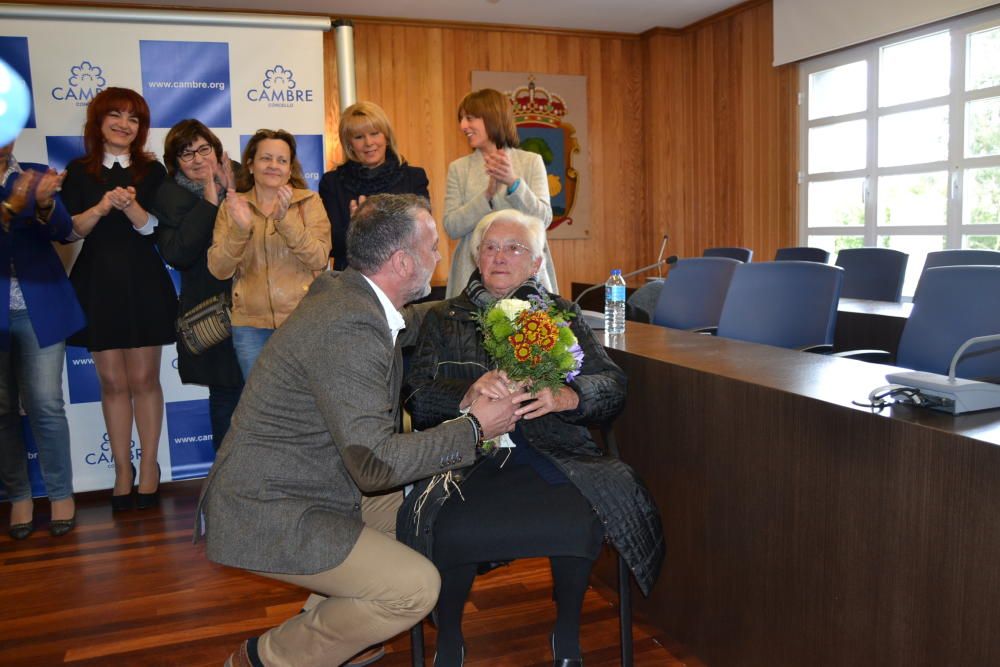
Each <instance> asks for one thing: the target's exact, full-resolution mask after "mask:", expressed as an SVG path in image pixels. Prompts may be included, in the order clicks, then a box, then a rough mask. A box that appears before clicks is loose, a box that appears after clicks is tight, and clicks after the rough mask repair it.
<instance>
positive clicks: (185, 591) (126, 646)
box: [0, 482, 701, 667]
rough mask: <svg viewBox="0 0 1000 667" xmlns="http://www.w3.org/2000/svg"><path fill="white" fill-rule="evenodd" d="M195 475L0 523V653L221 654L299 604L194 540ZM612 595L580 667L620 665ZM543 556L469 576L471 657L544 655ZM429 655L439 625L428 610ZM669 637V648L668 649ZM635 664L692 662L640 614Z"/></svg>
mask: <svg viewBox="0 0 1000 667" xmlns="http://www.w3.org/2000/svg"><path fill="white" fill-rule="evenodd" d="M199 486H200V484H199V483H198V482H180V483H174V484H165V485H164V492H163V503H162V507H161V508H160V509H157V510H147V511H144V512H138V511H135V512H128V513H126V514H123V515H121V516H116V517H115V518H114V519H112V517H111V510H110V507H109V506H108V502H107V499H106V495H107V492H104V493H101V494H85V495H84V496H83V497H82V498H79V499H78V503H77V504H78V510H77V517H78V522H79V523H78V526H77V528H76V529H75V530H74V531H73V532H72V533H70V534H69V535H67V536H65V537H62V538H53V537H51V536H50V535H49V533H48V530H47V514H48V503H47V502H45V501H36V504H35V514H36V525H38V526H39V528H40V530H36V532H35V533H34V534H33V535H32V536H31V537H30V538H28V539H27V540H24V541H21V542H15V541H13V540H11V539H10V538H9V537H8V536H7V534H6V526H7V525H8V512H9V507H10V506H9V504H7V503H4V504H3V506H4V509H3V511H2V513H0V521H2V524H0V525H2V526H3V527H4V530H3V531H2V533H0V535H2V537H0V665H3V666H4V667H21V666H23V667H45V666H47V665H62V664H73V665H79V666H80V667H89V666H95V667H96V666H98V665H100V666H102V667H108V666H115V665H128V666H130V667H131V666H133V665H134V666H136V667H142V666H154V665H156V666H167V665H170V666H173V665H184V666H186V667H187V666H189V667H199V666H201V665H216V666H218V665H221V664H222V663H223V662H224V661H225V659H226V656H228V655H229V653H230V652H231V651H232V650H233V648H234V647H235V646H237V645H238V644H239V642H240V641H241V640H243V639H244V638H246V637H250V636H254V635H258V634H260V633H261V632H263V631H265V630H267V629H268V628H271V627H273V626H275V625H277V624H279V623H281V622H282V621H284V620H285V619H286V618H288V617H290V616H291V615H292V614H295V613H297V612H298V611H299V608H300V606H301V604H302V601H303V600H304V599H305V597H306V594H305V592H303V590H302V589H298V588H295V587H293V586H289V585H285V584H280V583H278V582H274V581H271V580H269V579H264V578H262V577H258V576H255V575H252V574H248V573H245V572H242V571H239V570H233V569H229V568H225V567H220V566H217V565H214V564H212V563H209V562H208V561H207V560H206V558H205V554H204V546H203V545H201V544H199V545H193V544H192V543H191V534H192V525H193V520H194V503H195V497H196V495H197V492H198V488H199ZM612 600H614V595H613V593H611V592H610V591H607V590H604V589H603V588H597V589H595V588H593V587H592V588H591V589H590V590H589V591H588V593H587V597H586V600H585V603H584V615H583V632H582V633H581V634H582V638H581V641H582V645H583V650H584V657H585V662H586V664H587V666H588V667H598V666H605V665H607V666H610V665H617V664H618V663H619V660H618V623H617V608H616V607H615V606H614V605H613V604H612V602H611V601H612ZM554 617H555V615H554V607H553V605H552V602H551V580H550V576H549V571H548V565H547V561H545V560H542V559H527V560H524V561H520V562H517V563H514V564H513V565H512V566H510V567H505V568H500V569H499V570H496V571H494V572H491V573H490V574H488V575H485V576H482V577H480V578H479V579H478V580H477V583H476V586H475V588H474V590H473V593H472V597H471V600H470V603H469V606H468V608H467V612H466V616H465V626H464V630H465V637H466V645H467V649H468V655H467V660H466V665H469V666H470V667H473V666H477V665H478V666H485V665H496V666H500V667H506V666H510V667H514V666H517V667H524V666H526V665H537V666H542V665H551V664H552V658H551V653H550V652H549V649H548V634H549V632H550V630H551V626H552V623H553V621H554ZM425 638H426V649H427V653H426V657H427V664H428V665H430V664H431V658H432V656H433V655H434V629H433V627H432V626H431V625H430V623H429V622H425ZM667 646H669V647H670V650H668V648H666V647H667ZM387 653H388V654H387V656H386V657H385V658H384V659H383V660H381V661H380V662H379V663H378V665H380V666H381V667H393V666H395V667H399V666H402V665H409V664H410V642H409V636H408V635H401V636H399V637H396V638H394V639H393V640H392V641H391V642H390V643H389V644H387ZM635 656H636V660H635V664H636V665H643V666H646V665H671V666H674V665H689V666H696V665H700V664H701V663H699V662H698V661H697V660H695V659H693V658H690V657H684V652H683V650H682V649H680V648H679V647H676V646H672V645H670V644H669V642H668V641H667V640H666V638H664V637H662V636H656V634H655V632H654V631H653V630H652V628H651V627H650V626H647V625H645V624H643V623H642V622H640V621H639V620H637V621H636V623H635Z"/></svg>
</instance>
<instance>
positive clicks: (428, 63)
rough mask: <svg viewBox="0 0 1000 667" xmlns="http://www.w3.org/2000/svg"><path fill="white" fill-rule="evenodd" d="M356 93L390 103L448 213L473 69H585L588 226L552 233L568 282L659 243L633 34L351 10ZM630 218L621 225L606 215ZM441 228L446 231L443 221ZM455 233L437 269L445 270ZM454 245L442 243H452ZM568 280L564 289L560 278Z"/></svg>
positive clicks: (331, 157)
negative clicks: (458, 22)
mask: <svg viewBox="0 0 1000 667" xmlns="http://www.w3.org/2000/svg"><path fill="white" fill-rule="evenodd" d="M327 43H328V50H329V56H328V58H327V67H328V72H327V99H328V114H327V124H328V127H327V132H326V136H327V145H328V150H327V157H328V167H332V165H333V164H335V163H336V161H337V160H338V159H339V153H338V152H337V150H336V149H335V148H334V146H335V145H336V139H335V134H336V122H337V112H336V111H335V108H336V63H335V49H334V48H333V39H332V35H331V36H328V39H327ZM355 61H356V70H357V87H358V99H370V100H372V101H374V102H376V103H378V104H380V105H381V106H383V107H384V108H385V110H386V112H387V113H388V114H389V117H390V119H391V121H392V123H393V127H394V128H395V130H396V134H397V137H396V138H397V141H398V143H399V144H400V148H401V150H402V151H403V153H404V155H405V156H406V157H407V159H408V160H409V161H410V162H411V163H412V164H415V165H418V166H421V167H423V168H424V169H425V170H427V174H428V177H429V179H430V181H431V203H432V206H433V208H434V213H435V217H436V218H437V219H438V220H440V218H441V217H442V215H443V206H444V193H445V187H446V179H447V169H448V164H450V163H451V161H452V160H455V159H457V158H458V157H461V156H462V155H465V154H466V153H467V152H468V148H467V146H466V143H465V139H464V137H462V135H461V134H460V133H459V132H458V123H457V120H456V119H455V115H456V111H457V107H458V103H459V101H461V99H462V97H463V96H464V95H465V94H466V93H467V92H468V91H469V89H470V83H471V72H472V71H473V70H477V69H482V70H495V71H524V72H538V73H551V74H576V75H579V74H582V75H586V76H587V77H588V85H589V89H588V95H589V105H590V106H589V114H588V123H589V126H590V127H589V130H590V146H591V153H590V155H589V156H586V155H582V156H580V159H589V160H590V165H591V180H592V182H591V185H590V187H591V193H592V195H591V209H592V210H591V219H592V223H591V230H592V233H591V236H590V238H588V239H582V240H557V241H553V242H552V243H551V246H552V254H553V258H554V262H555V264H556V270H557V272H558V276H559V282H560V284H561V285H569V284H570V282H572V281H574V280H587V281H599V280H604V278H605V275H606V273H607V272H608V271H609V270H610V268H612V267H613V266H621V267H622V268H626V269H627V268H629V267H635V266H638V265H640V264H642V263H645V262H646V261H648V260H647V258H648V257H650V255H651V253H652V252H654V250H655V249H654V248H651V247H650V245H651V244H650V243H649V242H648V237H649V231H648V229H647V227H646V225H647V216H646V210H645V207H646V201H645V177H644V168H643V163H642V162H643V152H644V142H643V139H642V135H643V132H642V130H643V115H642V110H643V104H644V101H643V89H642V80H643V63H642V57H641V45H640V41H639V39H638V38H635V37H630V36H621V37H616V36H606V35H592V34H588V33H580V34H572V33H566V34H563V33H558V34H552V33H542V32H534V31H530V30H527V29H526V30H524V31H518V30H509V29H489V28H478V27H468V28H463V27H453V26H446V27H435V26H432V25H412V24H407V25H402V24H396V23H391V22H389V21H379V20H375V19H363V20H356V21H355ZM611 221H614V222H615V223H616V224H618V223H619V222H620V223H623V224H624V223H627V224H626V225H625V226H624V227H623V228H622V229H618V228H613V227H609V228H606V226H607V225H610V224H611ZM441 231H442V234H443V230H441ZM454 245H455V243H454V242H450V243H448V244H446V245H445V246H443V248H442V250H443V252H442V255H445V257H444V259H443V260H442V262H441V263H440V264H439V265H438V269H437V271H436V272H435V278H436V279H438V280H444V279H445V278H446V276H447V273H448V266H449V264H450V258H451V252H452V251H453V248H454ZM445 250H447V252H445ZM564 291H565V290H564Z"/></svg>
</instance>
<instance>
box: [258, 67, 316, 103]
mask: <svg viewBox="0 0 1000 667" xmlns="http://www.w3.org/2000/svg"><path fill="white" fill-rule="evenodd" d="M247 99H248V100H250V101H251V102H263V103H266V104H267V106H269V107H291V106H294V105H295V103H296V102H312V101H313V91H312V89H311V88H300V87H299V85H298V83H297V82H296V81H295V75H294V73H293V72H292V70H290V69H287V68H286V67H284V66H283V65H275V66H274V67H272V68H271V69H269V70H266V71H265V72H264V80H263V81H262V82H261V85H260V88H251V89H250V90H248V91H247Z"/></svg>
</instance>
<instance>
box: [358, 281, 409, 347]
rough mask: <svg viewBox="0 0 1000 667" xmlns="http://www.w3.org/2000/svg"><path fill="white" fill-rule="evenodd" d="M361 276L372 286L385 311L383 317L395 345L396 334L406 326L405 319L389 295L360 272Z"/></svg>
mask: <svg viewBox="0 0 1000 667" xmlns="http://www.w3.org/2000/svg"><path fill="white" fill-rule="evenodd" d="M361 277H362V278H364V279H365V280H367V281H368V284H369V285H371V286H372V289H373V290H375V296H377V297H378V302H379V303H380V304H382V310H384V311H385V319H386V321H387V322H388V323H389V333H391V334H392V344H393V345H395V344H396V336H398V335H399V332H400V331H402V330H403V329H405V328H406V320H404V319H403V316H402V315H401V314H400V313H399V311H398V310H396V306H394V305H392V301H390V300H389V297H387V296H386V295H385V292H383V291H382V288H381V287H379V286H378V285H376V284H375V283H373V282H372V281H371V279H370V278H368V276H366V275H365V274H363V273H362V274H361Z"/></svg>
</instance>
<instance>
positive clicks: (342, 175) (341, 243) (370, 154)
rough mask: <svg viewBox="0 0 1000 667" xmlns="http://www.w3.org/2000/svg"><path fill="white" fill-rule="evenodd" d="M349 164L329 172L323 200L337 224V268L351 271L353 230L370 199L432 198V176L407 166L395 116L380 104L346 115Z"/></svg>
mask: <svg viewBox="0 0 1000 667" xmlns="http://www.w3.org/2000/svg"><path fill="white" fill-rule="evenodd" d="M339 132H340V145H341V146H342V147H343V149H344V158H345V159H344V163H343V164H341V165H340V166H339V167H337V168H336V169H334V170H333V171H328V172H326V173H325V174H323V178H322V179H321V180H320V182H319V196H320V197H322V199H323V206H325V207H326V215H327V217H329V218H330V224H331V225H332V226H333V252H332V253H331V256H332V257H333V259H334V267H333V268H334V269H336V270H337V271H343V270H344V269H346V268H347V245H346V244H347V228H348V226H349V225H350V222H351V215H353V214H354V210H355V209H356V208H357V207H358V205H359V204H361V202H363V201H364V200H365V197H370V196H372V195H378V194H394V195H401V194H412V195H419V196H421V197H425V198H428V199H429V198H430V194H429V193H428V192H427V174H426V173H425V172H424V170H423V169H421V168H420V167H414V166H411V165H409V164H407V163H406V159H405V158H404V157H403V156H402V155H400V154H399V150H398V149H397V148H396V138H395V136H394V135H393V132H392V126H391V125H389V117H388V116H386V115H385V111H383V110H382V107H380V106H379V105H377V104H374V103H372V102H358V103H357V104H352V105H351V106H349V107H347V108H346V109H344V113H342V114H340V129H339Z"/></svg>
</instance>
